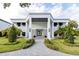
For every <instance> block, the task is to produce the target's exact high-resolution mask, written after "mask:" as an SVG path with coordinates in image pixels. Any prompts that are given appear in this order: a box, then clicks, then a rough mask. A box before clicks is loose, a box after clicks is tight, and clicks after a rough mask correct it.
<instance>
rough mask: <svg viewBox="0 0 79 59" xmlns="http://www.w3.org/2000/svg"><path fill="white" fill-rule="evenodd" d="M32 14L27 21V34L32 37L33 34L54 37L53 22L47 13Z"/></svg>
mask: <svg viewBox="0 0 79 59" xmlns="http://www.w3.org/2000/svg"><path fill="white" fill-rule="evenodd" d="M40 16H41V15H30V17H29V18H28V19H29V20H28V21H27V25H28V26H27V31H28V32H27V33H28V34H27V35H28V38H29V39H31V38H32V37H33V36H42V37H45V36H47V38H48V39H51V38H54V30H53V22H52V19H51V17H50V16H47V15H43V16H41V17H40Z"/></svg>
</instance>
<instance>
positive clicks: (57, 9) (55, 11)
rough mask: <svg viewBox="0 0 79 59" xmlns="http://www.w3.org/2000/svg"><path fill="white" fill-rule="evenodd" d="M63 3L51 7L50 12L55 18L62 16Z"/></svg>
mask: <svg viewBox="0 0 79 59" xmlns="http://www.w3.org/2000/svg"><path fill="white" fill-rule="evenodd" d="M62 11H63V9H62V5H61V4H57V5H55V6H54V7H52V8H51V10H50V13H51V14H52V16H53V17H54V18H58V17H60V15H61V14H62Z"/></svg>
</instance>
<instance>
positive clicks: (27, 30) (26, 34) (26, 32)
mask: <svg viewBox="0 0 79 59" xmlns="http://www.w3.org/2000/svg"><path fill="white" fill-rule="evenodd" d="M27 33H28V29H27V22H26V38H27Z"/></svg>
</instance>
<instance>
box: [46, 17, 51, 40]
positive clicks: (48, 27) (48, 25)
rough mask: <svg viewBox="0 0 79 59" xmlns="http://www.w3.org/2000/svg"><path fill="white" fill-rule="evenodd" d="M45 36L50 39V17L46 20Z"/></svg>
mask: <svg viewBox="0 0 79 59" xmlns="http://www.w3.org/2000/svg"><path fill="white" fill-rule="evenodd" d="M47 38H48V39H50V38H51V37H50V18H48V22H47Z"/></svg>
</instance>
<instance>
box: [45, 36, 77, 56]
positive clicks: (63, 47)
mask: <svg viewBox="0 0 79 59" xmlns="http://www.w3.org/2000/svg"><path fill="white" fill-rule="evenodd" d="M44 43H45V45H46V46H47V47H48V48H51V49H54V50H57V51H61V52H64V53H68V54H74V55H79V37H76V39H75V44H70V43H66V42H65V41H64V39H52V40H45V42H44Z"/></svg>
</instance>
